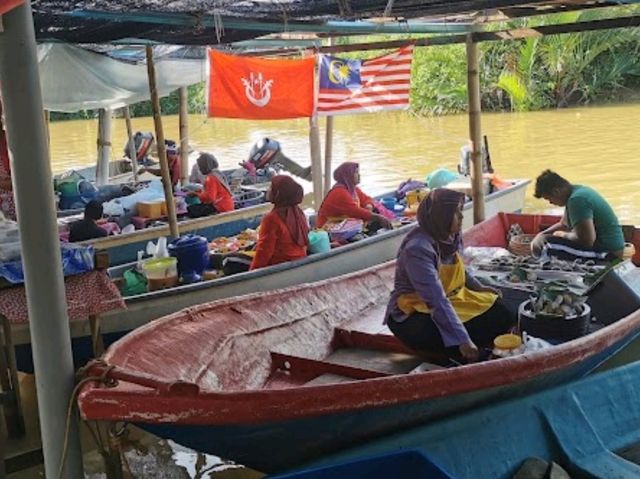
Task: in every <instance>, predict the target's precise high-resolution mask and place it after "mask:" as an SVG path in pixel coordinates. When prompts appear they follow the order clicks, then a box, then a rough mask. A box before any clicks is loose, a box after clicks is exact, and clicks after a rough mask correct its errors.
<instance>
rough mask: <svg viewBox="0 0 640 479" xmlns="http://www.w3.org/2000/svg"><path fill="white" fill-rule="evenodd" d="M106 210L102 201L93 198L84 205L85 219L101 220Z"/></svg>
mask: <svg viewBox="0 0 640 479" xmlns="http://www.w3.org/2000/svg"><path fill="white" fill-rule="evenodd" d="M103 213H104V210H103V209H102V203H100V202H99V201H96V200H91V201H89V203H87V205H86V206H85V207H84V217H85V219H91V220H99V219H100V218H102V215H103Z"/></svg>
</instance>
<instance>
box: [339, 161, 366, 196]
mask: <svg viewBox="0 0 640 479" xmlns="http://www.w3.org/2000/svg"><path fill="white" fill-rule="evenodd" d="M359 169H360V165H359V164H358V163H355V162H353V161H345V162H344V163H342V164H341V165H340V166H338V167H337V168H336V169H335V171H334V172H333V179H334V180H336V183H337V184H339V185H342V186H344V187H345V188H346V189H347V191H348V192H349V193H350V194H351V195H352V196H354V195H355V194H356V183H355V181H354V178H355V176H356V173H357V172H358V170H359Z"/></svg>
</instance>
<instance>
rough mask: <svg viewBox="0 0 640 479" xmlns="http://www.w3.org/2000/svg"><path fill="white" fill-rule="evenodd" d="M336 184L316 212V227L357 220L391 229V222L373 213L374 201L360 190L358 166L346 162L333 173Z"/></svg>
mask: <svg viewBox="0 0 640 479" xmlns="http://www.w3.org/2000/svg"><path fill="white" fill-rule="evenodd" d="M333 179H334V180H336V184H335V185H334V186H333V188H331V190H329V192H328V193H327V196H325V198H324V201H323V202H322V204H321V205H320V210H319V211H318V220H317V222H316V223H317V226H318V227H319V228H321V227H322V226H323V225H324V224H325V223H326V222H327V221H328V220H329V219H345V218H357V219H361V220H363V221H365V222H372V223H374V222H375V223H378V224H379V226H380V227H382V228H387V229H391V228H392V226H391V222H390V221H389V220H388V219H387V218H385V217H384V216H382V215H380V214H378V213H377V212H375V211H374V208H375V205H374V200H373V198H371V197H370V196H367V195H365V194H364V193H363V192H362V190H361V189H360V188H358V183H360V166H359V165H358V163H354V162H351V161H347V162H345V163H342V164H341V165H340V166H339V167H338V168H336V169H335V171H334V172H333Z"/></svg>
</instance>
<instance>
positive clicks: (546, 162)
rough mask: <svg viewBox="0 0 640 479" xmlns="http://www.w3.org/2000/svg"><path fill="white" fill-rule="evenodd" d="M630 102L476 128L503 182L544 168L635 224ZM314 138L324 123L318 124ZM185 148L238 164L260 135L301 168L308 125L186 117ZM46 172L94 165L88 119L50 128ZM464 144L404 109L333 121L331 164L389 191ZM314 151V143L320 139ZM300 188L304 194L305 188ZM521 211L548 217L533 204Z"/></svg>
mask: <svg viewBox="0 0 640 479" xmlns="http://www.w3.org/2000/svg"><path fill="white" fill-rule="evenodd" d="M163 124H164V130H165V137H166V138H171V139H175V140H177V139H178V118H177V116H165V117H163ZM638 124H640V104H638V103H634V104H628V105H614V106H599V107H588V108H574V109H564V110H550V111H542V112H532V113H487V114H484V115H483V117H482V130H483V133H484V134H486V135H487V136H488V138H489V147H490V151H491V158H492V163H493V166H494V168H495V169H496V172H498V173H499V174H500V175H501V176H502V177H504V178H516V177H518V178H523V177H526V178H531V179H535V177H536V176H537V175H538V174H539V173H540V172H541V171H542V170H544V169H545V168H552V169H554V170H556V171H557V172H558V173H560V174H561V175H563V176H565V177H566V178H567V179H568V180H569V181H571V182H573V183H578V184H585V185H589V186H592V187H594V188H596V189H597V190H598V191H600V193H602V194H603V195H604V196H605V198H607V199H608V200H609V202H610V203H611V204H612V206H613V207H614V208H615V210H616V212H617V214H618V216H619V218H620V220H621V222H624V223H633V224H640V211H639V210H638V209H637V206H640V173H639V172H640V170H637V169H636V168H638V166H637V164H638V160H639V159H640V158H639V151H640V136H639V135H638V132H637V128H638ZM320 125H321V135H322V137H323V138H324V125H325V123H324V119H321V120H320ZM133 128H134V130H143V131H153V120H152V118H150V117H148V118H134V119H133ZM189 129H190V133H189V136H190V143H191V146H192V148H194V149H196V150H205V151H210V152H212V153H213V154H214V155H215V156H216V157H217V158H218V160H219V161H220V164H221V167H223V168H230V167H234V166H236V165H237V163H238V162H239V161H242V160H244V159H246V157H247V155H248V152H249V150H250V148H251V146H252V145H253V143H254V142H255V141H257V140H259V139H260V138H261V137H264V136H268V137H271V138H274V139H276V140H278V141H280V143H281V144H282V146H283V151H284V153H285V154H287V155H288V156H289V157H290V158H291V159H293V160H295V161H298V162H299V163H300V164H302V165H308V164H309V162H310V159H309V135H308V131H309V122H308V120H306V119H302V120H280V121H259V122H258V121H248V120H221V119H208V118H206V117H205V116H204V115H191V116H190V118H189ZM50 132H51V156H52V164H53V171H54V173H60V172H62V171H64V170H66V169H68V168H72V167H79V166H87V165H92V164H95V157H96V135H97V120H80V121H66V122H54V123H51V125H50ZM112 136H113V145H114V148H113V158H114V159H115V158H119V157H120V155H121V154H122V148H123V146H124V144H125V141H126V129H125V125H124V120H122V119H116V120H114V122H113V132H112ZM467 138H468V118H467V116H466V115H451V116H445V117H438V118H421V117H416V116H414V115H411V114H409V113H406V112H392V113H384V114H371V115H353V116H340V117H336V118H335V121H334V153H333V165H334V167H335V166H337V165H338V164H340V163H341V162H342V161H357V162H359V163H360V170H361V174H362V184H363V186H364V189H365V191H367V192H368V193H370V194H376V193H381V192H383V191H385V190H389V189H392V188H395V187H396V186H397V185H398V184H399V182H400V181H402V180H404V179H407V178H409V177H412V178H416V179H421V180H424V179H425V177H426V176H427V174H428V173H430V172H431V171H433V170H434V169H435V168H439V167H445V168H449V169H453V170H455V168H456V165H457V163H458V158H459V150H460V147H461V146H462V145H463V144H465V142H466V141H467ZM322 144H323V150H324V140H323V141H322ZM307 189H308V187H307ZM526 209H527V211H530V212H534V211H535V212H540V211H552V210H550V205H548V204H547V203H546V202H544V201H543V200H536V199H535V198H534V197H533V185H531V186H530V187H529V190H528V193H527V200H526Z"/></svg>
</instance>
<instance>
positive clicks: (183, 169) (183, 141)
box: [179, 86, 189, 185]
mask: <svg viewBox="0 0 640 479" xmlns="http://www.w3.org/2000/svg"><path fill="white" fill-rule="evenodd" d="M179 91H180V120H179V121H180V126H179V129H180V180H181V182H182V184H183V185H186V184H187V183H188V182H189V104H188V99H189V93H188V91H187V87H186V86H183V87H180V90H179Z"/></svg>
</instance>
